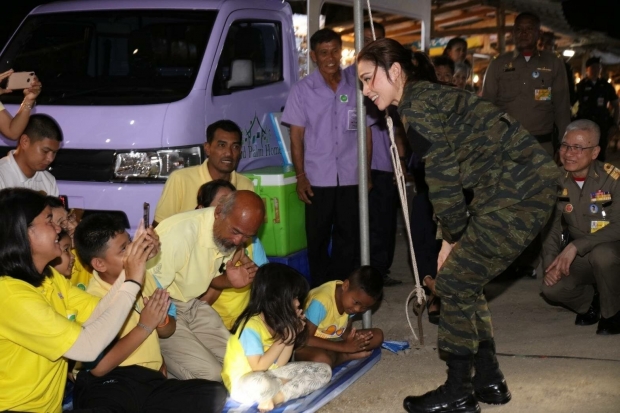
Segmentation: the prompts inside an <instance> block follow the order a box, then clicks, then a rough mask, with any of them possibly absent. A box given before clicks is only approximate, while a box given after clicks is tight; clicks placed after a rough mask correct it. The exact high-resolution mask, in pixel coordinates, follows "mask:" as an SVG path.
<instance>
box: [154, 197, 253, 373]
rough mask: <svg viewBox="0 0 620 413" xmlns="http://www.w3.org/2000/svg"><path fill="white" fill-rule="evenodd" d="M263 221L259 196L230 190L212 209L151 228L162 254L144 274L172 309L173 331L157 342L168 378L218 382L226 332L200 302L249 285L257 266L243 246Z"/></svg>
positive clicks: (166, 221)
mask: <svg viewBox="0 0 620 413" xmlns="http://www.w3.org/2000/svg"><path fill="white" fill-rule="evenodd" d="M264 217H265V207H264V204H263V201H262V200H261V198H260V197H259V196H258V195H256V194H255V193H254V192H252V191H235V192H232V193H230V194H229V195H227V196H226V197H225V198H223V199H222V200H221V201H220V203H219V205H218V206H217V207H211V208H204V209H197V210H194V211H189V212H184V213H180V214H176V215H173V216H171V217H169V218H167V219H164V220H163V221H162V222H161V223H160V224H159V226H158V227H157V228H156V232H157V234H158V235H159V239H160V241H161V252H160V253H159V254H158V255H157V256H156V257H155V258H153V259H152V260H150V261H149V262H148V263H147V271H148V272H150V273H151V274H152V275H153V276H154V277H155V279H156V280H157V281H158V282H159V283H160V285H161V286H162V288H165V289H166V290H167V291H168V292H169V293H170V297H171V298H172V300H173V302H174V304H175V305H176V306H177V328H176V331H175V333H174V334H173V335H172V336H171V337H169V338H166V339H161V340H160V344H161V350H162V354H163V355H164V358H165V361H166V366H167V369H168V373H169V376H171V377H175V378H178V379H193V378H201V379H207V380H213V381H221V376H220V373H221V369H222V361H223V360H224V353H225V351H226V343H227V341H228V337H229V335H230V333H229V332H228V330H227V329H226V327H224V324H223V323H222V319H221V318H220V316H219V315H218V313H217V312H216V311H215V310H213V308H211V306H210V305H209V304H207V303H206V302H204V301H201V300H200V299H199V298H200V296H201V295H203V294H204V293H205V292H206V291H207V289H208V288H209V287H212V288H214V289H217V290H223V289H225V288H243V287H245V286H247V285H249V284H250V283H251V282H252V280H253V279H254V275H255V273H256V270H257V267H256V265H255V264H254V263H253V262H252V261H250V260H249V259H247V257H245V255H244V247H245V245H246V244H247V243H248V242H251V240H252V237H253V236H254V235H256V233H257V232H258V229H259V228H260V226H261V224H262V222H263V220H264ZM239 262H241V265H239V266H236V264H238V263H239ZM149 295H150V294H149Z"/></svg>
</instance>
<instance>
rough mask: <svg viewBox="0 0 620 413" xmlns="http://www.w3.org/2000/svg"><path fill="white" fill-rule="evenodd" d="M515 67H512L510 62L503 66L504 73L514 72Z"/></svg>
mask: <svg viewBox="0 0 620 413" xmlns="http://www.w3.org/2000/svg"><path fill="white" fill-rule="evenodd" d="M514 71H515V67H514V66H513V65H512V62H510V63H508V64H506V65H504V72H514Z"/></svg>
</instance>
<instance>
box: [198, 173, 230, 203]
mask: <svg viewBox="0 0 620 413" xmlns="http://www.w3.org/2000/svg"><path fill="white" fill-rule="evenodd" d="M220 188H228V189H230V190H231V191H235V186H234V185H233V184H231V183H230V182H228V181H225V180H223V179H216V180H215V181H211V182H207V183H206V184H203V185H202V186H201V187H200V189H199V190H198V195H197V196H196V203H197V204H198V206H199V207H203V208H208V207H209V205H211V202H213V199H214V198H215V196H216V195H217V191H219V190H220Z"/></svg>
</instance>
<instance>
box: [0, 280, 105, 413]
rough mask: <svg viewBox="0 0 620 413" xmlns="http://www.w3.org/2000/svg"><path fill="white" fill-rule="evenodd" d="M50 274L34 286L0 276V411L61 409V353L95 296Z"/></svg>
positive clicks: (64, 372)
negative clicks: (0, 311)
mask: <svg viewBox="0 0 620 413" xmlns="http://www.w3.org/2000/svg"><path fill="white" fill-rule="evenodd" d="M52 273H53V275H52V276H51V277H48V278H46V279H45V280H44V281H43V284H42V285H41V286H40V287H33V286H32V285H30V284H28V283H26V282H24V281H21V280H17V279H14V278H11V277H8V276H0V308H1V309H2V317H0V389H1V390H0V411H4V410H12V411H24V412H58V413H60V412H62V406H61V404H62V397H63V393H64V390H65V382H66V381H67V360H66V359H65V358H64V357H63V356H62V355H63V354H64V353H66V352H67V350H68V349H69V348H71V346H73V344H74V343H75V340H77V338H78V336H79V335H80V332H81V331H82V326H81V324H82V323H83V322H84V321H86V320H87V319H88V317H90V314H91V313H92V311H93V310H94V309H95V307H96V306H97V303H98V302H99V298H97V297H93V296H92V295H90V294H87V293H86V292H84V291H82V290H80V289H79V288H76V287H73V286H71V284H70V283H69V282H68V281H67V279H66V278H65V277H64V276H63V275H61V274H59V273H58V272H56V271H52Z"/></svg>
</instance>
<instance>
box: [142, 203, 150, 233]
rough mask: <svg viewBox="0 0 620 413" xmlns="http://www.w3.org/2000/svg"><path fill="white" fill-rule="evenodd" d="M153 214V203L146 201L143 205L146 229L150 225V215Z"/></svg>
mask: <svg viewBox="0 0 620 413" xmlns="http://www.w3.org/2000/svg"><path fill="white" fill-rule="evenodd" d="M150 215H151V205H150V204H149V203H148V202H145V203H144V205H143V219H144V229H147V228H148V227H149V225H150V224H149V217H150Z"/></svg>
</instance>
